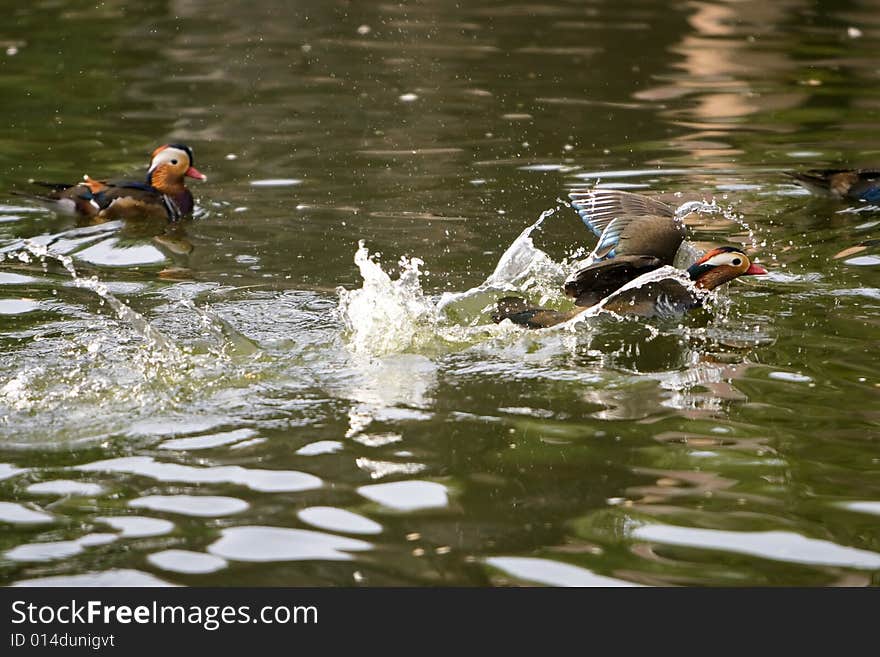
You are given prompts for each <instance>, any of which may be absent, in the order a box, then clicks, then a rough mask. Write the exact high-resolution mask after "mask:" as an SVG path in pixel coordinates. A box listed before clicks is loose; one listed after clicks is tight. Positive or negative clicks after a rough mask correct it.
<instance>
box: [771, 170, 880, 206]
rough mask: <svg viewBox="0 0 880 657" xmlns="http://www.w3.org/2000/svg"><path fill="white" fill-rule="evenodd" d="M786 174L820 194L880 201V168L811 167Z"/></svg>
mask: <svg viewBox="0 0 880 657" xmlns="http://www.w3.org/2000/svg"><path fill="white" fill-rule="evenodd" d="M786 175H787V176H789V177H791V178H794V180H795V182H797V183H798V184H799V185H801V187H805V188H806V189H808V190H809V191H811V192H813V193H814V194H819V195H820V196H830V197H832V198H835V199H839V200H843V199H848V200H850V201H867V202H869V203H878V202H880V169H810V170H809V171H803V172H790V173H786Z"/></svg>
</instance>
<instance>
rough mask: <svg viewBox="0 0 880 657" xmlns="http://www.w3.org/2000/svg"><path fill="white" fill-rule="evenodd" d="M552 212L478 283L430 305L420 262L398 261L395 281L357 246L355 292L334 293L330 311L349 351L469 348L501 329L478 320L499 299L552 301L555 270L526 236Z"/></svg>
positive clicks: (524, 233) (557, 274)
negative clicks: (506, 295) (537, 295)
mask: <svg viewBox="0 0 880 657" xmlns="http://www.w3.org/2000/svg"><path fill="white" fill-rule="evenodd" d="M555 212H556V210H555V209H550V210H547V211H545V212H543V213H541V216H540V217H539V218H538V220H537V221H535V223H533V224H532V225H531V226H529V227H528V228H526V229H525V230H523V231H522V233H520V235H519V236H518V237H517V238H516V239H515V240H514V241H513V243H512V244H511V245H510V246H509V247H508V248H507V250H506V251H505V252H504V253H503V254H502V256H501V258H500V259H499V260H498V264H497V265H496V266H495V270H494V271H493V272H492V274H491V275H490V276H489V277H488V278H487V279H486V280H485V281H484V282H483V283H481V284H480V285H478V286H476V287H473V288H471V289H469V290H467V291H465V292H444V293H443V294H442V295H441V296H440V298H439V299H437V300H434V299H432V298H430V297H428V296H427V295H426V294H425V292H424V290H423V289H422V285H421V275H422V270H421V267H422V266H423V265H424V262H423V261H422V260H421V259H419V258H401V259H400V261H399V262H398V265H399V267H400V275H399V277H398V278H397V279H396V280H392V278H391V276H389V275H388V274H387V273H386V272H385V271H384V270H383V269H382V267H381V266H380V265H379V263H378V262H377V259H376V258H375V257H371V256H370V253H369V251H368V250H367V248H366V246H365V245H364V242H363V240H362V241H360V242H359V243H358V250H357V252H356V253H355V257H354V261H355V264H356V265H357V266H358V269H359V270H360V274H361V277H362V278H363V285H362V287H361V288H360V289H355V290H346V289H345V288H343V287H340V288H337V293H338V294H339V305H338V309H337V310H338V314H339V317H340V318H341V320H342V322H343V324H344V326H345V328H346V332H347V334H348V342H347V344H348V348H349V350H350V351H352V352H353V353H355V354H360V355H370V356H383V355H387V354H391V353H397V352H403V351H411V350H419V349H423V348H426V347H428V346H429V345H436V344H437V343H438V340H439V343H445V344H450V343H469V342H473V341H474V340H476V339H479V338H481V337H484V336H485V335H486V334H487V332H488V333H489V334H493V333H497V332H498V331H499V330H502V331H503V330H504V329H498V328H497V327H496V326H495V325H494V324H491V325H487V322H486V320H487V315H486V313H487V311H489V310H490V309H491V307H492V306H493V305H494V303H495V301H496V299H497V298H498V293H499V292H502V291H518V292H522V291H524V290H533V291H534V290H538V291H540V292H542V293H543V294H545V295H546V296H550V295H558V288H559V282H560V281H561V279H562V274H563V268H562V265H560V264H558V263H556V262H554V261H553V259H552V258H551V257H550V256H549V255H547V254H546V253H544V251H542V250H541V249H539V248H537V247H536V246H535V244H534V242H533V240H532V237H531V235H532V233H533V232H534V231H535V230H536V229H538V228H539V227H540V226H541V224H542V223H543V222H544V221H545V220H546V219H547V218H548V217H550V216H551V215H553V214H554V213H555Z"/></svg>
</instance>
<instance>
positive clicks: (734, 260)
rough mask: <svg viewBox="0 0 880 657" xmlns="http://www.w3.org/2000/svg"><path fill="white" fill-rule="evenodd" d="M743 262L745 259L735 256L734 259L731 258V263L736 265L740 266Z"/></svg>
mask: <svg viewBox="0 0 880 657" xmlns="http://www.w3.org/2000/svg"><path fill="white" fill-rule="evenodd" d="M742 262H743V261H742V260H740V259H739V258H734V259H733V260H731V264H733V265H734V266H735V267H738V266H739V265H741V264H742Z"/></svg>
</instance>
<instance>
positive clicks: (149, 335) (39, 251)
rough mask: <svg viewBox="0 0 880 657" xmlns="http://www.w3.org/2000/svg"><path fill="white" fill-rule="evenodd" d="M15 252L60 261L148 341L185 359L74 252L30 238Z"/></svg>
mask: <svg viewBox="0 0 880 657" xmlns="http://www.w3.org/2000/svg"><path fill="white" fill-rule="evenodd" d="M13 256H14V257H17V258H18V260H20V261H21V262H24V263H29V262H30V257H31V256H35V257H36V258H39V259H40V261H42V262H43V263H44V264H45V262H46V260H49V259H51V260H55V261H56V262H58V263H60V264H61V266H62V267H64V269H65V270H67V272H68V273H69V274H70V278H71V280H72V281H73V284H74V285H75V286H76V287H78V288H84V289H87V290H91V291H92V292H94V293H95V294H96V295H98V297H100V298H101V301H102V302H104V303H106V304H107V305H108V306H110V308H112V309H113V311H114V312H115V313H116V316H117V317H118V318H119V319H120V320H122V321H123V322H125V323H126V324H128V325H129V326H131V328H133V329H134V330H135V331H136V332H137V333H138V335H140V336H141V337H142V338H143V339H144V340H145V341H146V343H147V345H149V346H150V347H152V348H156V349H159V350H160V351H161V352H163V353H164V355H165V356H166V357H168V358H170V359H172V360H176V361H179V360H181V359H182V353H181V351H180V349H178V348H177V346H176V345H175V344H174V343H173V342H172V341H171V340H170V339H169V338H168V337H167V336H166V335H164V334H163V333H162V332H161V331H159V330H158V329H156V328H155V327H154V326H152V325H151V324H150V322H149V321H148V320H147V319H146V318H145V317H144V316H143V315H141V314H140V313H139V312H137V311H135V310H133V309H132V308H131V307H130V306H128V305H126V304H125V303H123V302H122V301H120V300H119V299H117V298H116V297H115V296H113V294H112V293H111V292H110V290H109V289H108V288H107V285H106V284H104V283H102V282H101V281H100V280H98V277H97V276H90V277H88V278H84V277H81V276H80V275H79V273H78V272H77V271H76V267H75V266H74V264H73V258H71V257H70V256H67V255H63V254H60V253H54V252H53V251H50V250H49V248H48V247H46V246H45V245H42V244H37V243H35V242H32V241H30V240H25V241H24V243H23V245H22V250H20V251H18V252H17V253H15V254H13Z"/></svg>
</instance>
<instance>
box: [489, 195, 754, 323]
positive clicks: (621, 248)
mask: <svg viewBox="0 0 880 657" xmlns="http://www.w3.org/2000/svg"><path fill="white" fill-rule="evenodd" d="M569 196H570V197H571V199H572V206H573V207H574V208H575V209H576V210H577V211H578V214H580V216H581V218H582V219H583V221H584V223H585V224H586V225H587V227H588V228H589V229H590V230H592V231H593V232H594V233H595V234H596V235H598V237H599V242H598V244H597V245H596V248H595V249H593V252H592V253H591V254H590V256H589V257H588V258H587V260H586V261H585V262H586V263H587V264H586V266H583V267H580V268H578V269H577V270H576V271H575V272H574V273H572V274H571V275H570V276H569V277H568V278H567V279H566V281H565V285H564V290H565V294H566V296H568V297H570V298H572V299H574V303H575V306H576V307H575V308H574V309H573V310H569V311H558V310H552V309H547V308H538V307H533V306H530V305H529V304H528V303H527V302H526V301H525V299H522V298H520V297H505V298H503V299H500V300H499V301H498V302H497V305H496V309H495V313H494V314H493V315H492V319H493V320H495V321H496V322H500V321H502V320H504V319H509V320H511V321H512V322H513V323H514V324H519V325H521V326H525V327H527V328H545V327H548V326H553V325H555V324H559V323H561V322H564V321H567V320H569V319H571V318H573V317H575V316H576V315H579V314H580V313H582V312H584V311H586V310H587V309H589V308H591V307H593V306H595V305H596V304H599V303H600V302H602V306H601V307H602V309H603V310H608V311H611V312H613V313H616V314H618V315H636V316H639V317H655V316H661V317H666V316H674V315H680V314H683V313H685V312H687V311H688V310H691V309H693V308H697V307H699V306H701V305H702V303H703V300H704V298H705V296H706V292H708V291H709V290H713V289H715V288H716V287H718V286H719V285H722V284H724V283H727V282H728V281H732V280H733V279H734V278H737V277H739V276H744V275H760V274H766V273H767V271H766V270H765V269H764V268H763V267H761V266H759V265H756V264H752V263H751V261H750V260H749V258H748V256H746V254H745V253H744V252H743V251H742V250H741V249H740V248H737V247H733V246H722V247H719V248H716V249H712V250H710V251H709V252H708V253H706V254H705V255H703V257H702V258H700V259H699V260H697V262H695V263H694V264H693V265H691V266H690V267H688V269H687V270H686V273H687V276H688V277H689V278H690V280H691V281H693V285H690V286H687V285H685V284H683V282H682V281H679V280H678V279H676V278H674V277H667V278H660V279H658V280H649V281H646V282H644V284H641V285H638V284H636V285H632V286H629V285H628V284H629V283H631V282H634V281H636V280H637V279H638V278H639V277H640V276H643V275H644V274H647V273H649V272H652V271H654V270H656V269H659V268H661V267H663V266H672V265H673V263H674V261H675V257H676V253H677V252H678V249H679V247H680V246H681V244H682V242H683V241H684V238H685V227H684V222H683V220H682V219H681V218H680V217H679V216H678V215H677V214H676V211H675V209H674V208H672V207H671V206H669V205H667V204H666V203H663V202H661V201H658V200H655V199H651V198H648V197H645V196H640V195H638V194H631V193H629V192H621V191H617V190H604V189H599V190H593V191H590V192H576V193H572V194H570V195H569ZM582 264H583V263H582ZM615 293H616V294H615ZM609 297H610V298H609Z"/></svg>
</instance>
